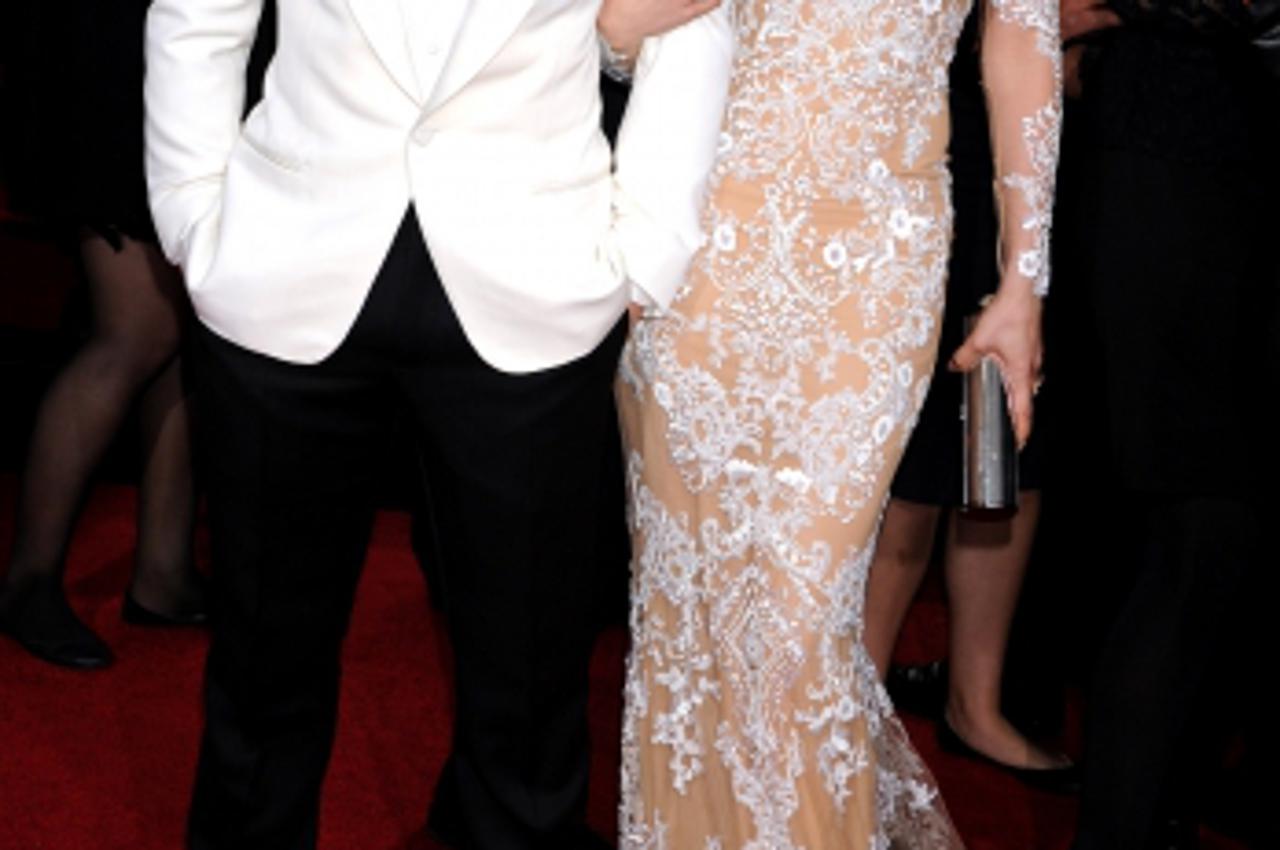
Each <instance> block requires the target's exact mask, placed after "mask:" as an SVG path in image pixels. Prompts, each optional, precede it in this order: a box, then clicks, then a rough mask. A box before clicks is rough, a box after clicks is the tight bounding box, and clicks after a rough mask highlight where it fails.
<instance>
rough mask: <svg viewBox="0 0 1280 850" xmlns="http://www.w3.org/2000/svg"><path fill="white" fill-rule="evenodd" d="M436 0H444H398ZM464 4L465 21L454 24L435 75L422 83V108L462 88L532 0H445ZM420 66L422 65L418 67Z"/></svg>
mask: <svg viewBox="0 0 1280 850" xmlns="http://www.w3.org/2000/svg"><path fill="white" fill-rule="evenodd" d="M402 2H405V3H436V2H441V3H442V2H444V0H402ZM448 2H449V3H451V4H457V5H459V6H462V7H464V8H463V10H462V11H463V12H464V13H465V14H466V16H467V17H466V21H465V22H460V23H459V24H458V25H456V26H455V28H454V30H453V32H452V33H451V34H450V36H451V37H453V38H454V41H453V43H452V45H451V53H450V55H449V57H448V61H447V62H446V63H445V65H444V67H443V69H442V71H441V72H440V74H439V76H438V77H437V78H436V79H434V80H432V84H431V85H430V86H424V87H423V88H424V92H425V98H424V99H425V101H426V108H427V109H432V108H434V107H436V106H439V105H440V104H441V103H444V101H446V100H448V99H449V97H451V96H452V95H453V93H454V92H456V91H457V90H458V89H460V88H462V87H463V86H464V85H465V84H466V83H467V81H468V80H470V79H471V78H472V77H474V76H475V75H476V72H477V71H479V70H480V69H481V68H483V67H484V65H485V63H486V62H488V61H489V60H490V59H492V58H493V57H494V55H495V54H496V53H497V52H498V50H499V49H500V48H501V47H502V45H503V44H504V43H505V42H506V40H507V39H508V38H510V37H511V34H512V33H513V32H515V29H516V27H517V26H519V25H520V22H521V21H522V20H524V18H525V16H526V15H528V14H529V8H530V7H531V6H532V5H533V4H534V3H535V2H536V0H448ZM420 67H422V66H420Z"/></svg>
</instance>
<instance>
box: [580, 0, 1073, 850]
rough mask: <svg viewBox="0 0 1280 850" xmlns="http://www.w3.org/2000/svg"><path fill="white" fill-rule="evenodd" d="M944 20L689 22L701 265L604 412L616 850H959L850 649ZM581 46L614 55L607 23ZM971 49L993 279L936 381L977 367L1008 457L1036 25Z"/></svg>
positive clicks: (1047, 123)
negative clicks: (980, 81) (617, 624)
mask: <svg viewBox="0 0 1280 850" xmlns="http://www.w3.org/2000/svg"><path fill="white" fill-rule="evenodd" d="M619 2H623V0H619ZM968 8H969V0H737V2H736V3H734V4H732V6H731V4H730V3H729V2H728V0H726V2H725V3H724V4H723V5H722V6H721V7H720V8H719V9H716V10H715V11H713V12H712V13H711V14H712V15H723V16H726V18H727V21H726V25H731V26H732V27H733V31H734V33H735V38H736V43H737V44H736V50H735V52H734V57H733V66H732V71H731V76H730V86H729V98H728V107H727V111H726V114H725V117H724V119H723V124H722V127H721V134H720V141H719V147H718V153H717V157H716V163H715V166H714V169H713V173H712V176H711V181H710V191H709V200H708V203H707V206H706V208H705V210H704V214H703V226H704V231H705V234H706V237H707V239H706V242H705V244H704V245H703V247H702V248H701V249H700V250H699V252H698V253H697V255H696V256H695V258H694V261H693V264H692V268H691V270H690V272H689V273H688V275H687V277H686V278H685V279H684V280H683V282H682V283H681V284H680V285H679V286H678V288H677V289H676V292H675V293H674V296H673V298H672V300H671V301H670V303H658V304H656V305H650V306H649V308H648V309H647V310H646V311H645V312H644V315H643V316H642V317H640V318H639V319H638V321H636V323H635V326H634V329H633V334H632V338H631V341H630V343H629V344H628V346H627V349H626V352H625V354H624V357H623V363H622V367H621V373H620V379H619V388H618V396H619V406H620V413H621V417H622V422H623V429H624V435H625V438H626V450H627V459H628V478H629V488H630V496H631V522H632V529H633V535H634V565H633V581H632V593H633V598H632V605H633V608H632V615H631V629H632V638H633V646H632V652H631V658H630V661H629V666H628V674H627V683H626V715H625V719H624V729H623V777H622V807H621V820H622V823H621V832H622V846H623V847H624V848H625V850H738V848H742V850H792V848H794V850H800V848H805V850H825V849H826V848H837V847H838V848H858V849H859V850H860V849H861V848H867V849H868V850H881V848H890V847H919V848H945V847H958V846H959V845H960V840H959V838H958V836H957V835H956V833H955V831H954V828H953V827H952V825H951V823H950V821H949V819H948V817H947V814H946V811H945V808H944V806H943V804H942V802H941V800H940V799H939V796H938V791H937V788H936V786H935V785H934V783H933V780H932V778H931V777H930V775H929V773H928V770H927V769H926V767H925V766H924V764H923V763H922V762H921V760H920V759H919V757H918V756H917V755H916V754H915V753H914V751H913V749H912V747H911V744H910V742H909V740H908V738H907V735H906V733H905V731H904V729H903V728H902V726H901V725H900V723H899V722H898V720H897V719H896V718H895V716H894V714H893V710H892V707H891V705H890V704H889V701H888V698H887V697H886V695H885V693H884V691H883V689H882V687H881V686H880V684H879V683H878V682H879V680H878V677H877V674H876V671H875V668H874V666H873V665H872V663H871V661H870V659H869V658H868V656H867V653H866V651H865V650H864V648H863V646H862V642H861V632H862V623H863V611H862V606H863V597H864V588H865V583H866V575H867V568H868V565H869V564H870V561H871V556H872V551H873V548H874V545H875V538H876V531H877V526H878V524H879V519H880V515H881V511H882V508H883V506H884V502H885V498H886V491H887V488H888V485H889V482H890V480H891V479H892V478H893V473H894V470H895V468H896V466H897V463H898V459H899V456H900V455H901V452H902V449H903V447H904V444H905V443H906V440H907V437H908V434H909V432H910V430H911V427H912V423H913V420H914V418H915V415H916V412H917V411H918V409H919V407H920V404H921V402H922V400H923V398H924V396H925V393H926V391H927V389H928V377H929V375H930V373H931V370H932V367H933V362H934V358H935V356H936V355H937V351H936V349H937V342H936V341H937V335H938V326H939V317H940V315H941V311H942V295H943V283H944V280H943V278H944V274H945V272H946V268H947V253H948V245H949V241H950V233H951V211H950V207H949V177H948V173H947V165H946V149H947V141H948V116H947V90H946V86H947V68H948V65H949V63H950V61H951V57H952V53H953V50H954V46H955V42H956V39H957V37H958V35H959V33H960V29H961V25H962V23H963V21H964V18H965V15H966V14H967V12H968ZM730 21H731V23H728V22H730ZM602 32H603V34H604V36H605V38H606V39H607V40H609V41H613V39H612V37H611V35H610V33H609V31H608V29H607V28H606V27H605V26H604V18H602ZM983 38H984V44H983V67H984V76H985V85H986V88H987V92H988V99H989V104H990V111H991V115H992V137H993V142H994V149H995V151H996V161H997V162H996V166H997V174H998V180H997V186H996V188H997V192H998V196H999V202H1000V208H1001V213H1002V243H1003V244H1002V249H1001V250H1002V264H1003V265H1002V268H1003V269H1004V271H1003V278H1002V283H1001V287H1000V291H999V293H998V295H997V297H996V299H995V301H994V302H993V303H992V305H991V306H990V307H989V308H988V309H987V311H986V314H985V315H984V317H983V319H982V321H981V323H980V324H979V326H978V327H977V329H976V330H975V332H974V335H973V336H972V337H970V339H969V340H968V341H967V342H966V343H965V345H964V346H963V347H962V349H961V350H960V351H959V352H956V354H955V357H954V359H955V361H956V364H955V365H956V367H957V368H971V367H972V366H973V365H975V364H976V363H977V361H978V359H979V358H980V357H981V356H983V355H991V356H994V357H996V358H997V359H998V360H999V362H1000V363H1001V366H1002V368H1003V370H1004V374H1005V378H1006V383H1007V384H1008V386H1009V388H1010V390H1011V397H1012V399H1013V403H1012V407H1013V408H1014V413H1015V420H1016V427H1017V430H1018V432H1019V436H1020V438H1022V439H1025V437H1026V434H1027V433H1028V431H1029V428H1030V411H1031V395H1032V383H1033V380H1034V375H1035V373H1036V372H1037V371H1038V367H1039V363H1038V361H1039V321H1040V306H1039V296H1041V295H1043V294H1044V293H1045V291H1046V288H1047V285H1048V277H1047V268H1046V260H1047V245H1048V225H1049V216H1050V207H1051V200H1052V194H1053V175H1054V170H1055V165H1056V161H1057V140H1058V131H1059V118H1060V88H1061V84H1060V70H1059V69H1060V48H1059V43H1058V22H1057V0H993V1H992V2H991V4H990V6H989V8H988V9H987V10H986V11H985V19H984V33H983ZM614 46H615V52H616V53H622V54H625V53H626V52H627V50H626V45H622V46H621V49H619V47H618V45H616V44H615V45H614ZM643 67H644V62H643V56H642V61H641V73H643Z"/></svg>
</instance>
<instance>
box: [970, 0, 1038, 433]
mask: <svg viewBox="0 0 1280 850" xmlns="http://www.w3.org/2000/svg"><path fill="white" fill-rule="evenodd" d="M986 2H987V6H986V9H985V12H984V18H983V30H982V76H983V84H984V86H985V88H986V92H987V104H988V109H987V112H988V115H989V116H990V123H991V142H992V144H991V147H992V150H993V151H994V155H995V172H996V185H995V192H996V207H997V209H998V210H999V213H1000V246H999V252H1000V270H1001V271H1000V274H1001V281H1000V288H999V291H998V292H997V293H996V297H995V298H994V299H993V300H992V302H991V303H990V304H989V305H988V306H987V308H986V309H985V310H984V311H983V314H982V317H981V318H980V319H979V321H978V324H977V327H976V328H975V329H974V331H973V333H972V334H971V335H970V336H969V339H968V340H966V341H965V344H964V345H963V346H961V348H960V350H959V351H957V352H956V354H955V356H954V357H953V358H952V367H953V368H955V369H958V370H961V371H967V370H968V369H972V368H973V367H975V366H977V365H978V363H979V362H980V361H981V359H982V358H983V357H987V356H989V357H993V358H994V359H995V360H996V361H997V362H998V363H999V364H1000V369H1001V372H1002V374H1003V375H1004V380H1005V385H1006V388H1007V391H1008V397H1009V408H1010V413H1011V415H1012V418H1013V424H1014V430H1015V432H1016V433H1017V436H1018V442H1019V444H1022V443H1025V442H1026V440H1027V438H1028V437H1029V436H1030V434H1031V413H1032V401H1031V400H1032V396H1033V395H1034V394H1035V389H1036V385H1037V382H1038V381H1039V376H1040V366H1041V358H1042V345H1041V335H1040V319H1041V305H1040V298H1041V297H1042V296H1044V295H1046V294H1047V293H1048V291H1049V228H1050V224H1051V222H1052V217H1053V194H1054V178H1055V176H1056V173H1057V169H1058V140H1059V137H1060V135H1061V128H1062V44H1061V35H1060V33H1059V23H1058V0H986Z"/></svg>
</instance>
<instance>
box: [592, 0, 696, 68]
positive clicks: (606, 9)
mask: <svg viewBox="0 0 1280 850" xmlns="http://www.w3.org/2000/svg"><path fill="white" fill-rule="evenodd" d="M719 5H720V0H605V2H604V4H603V5H602V6H601V7H600V14H599V15H598V16H597V17H596V28H597V30H598V31H599V33H600V46H601V49H602V54H603V57H604V69H605V73H607V74H609V76H611V77H613V78H615V79H626V78H629V77H630V76H631V74H632V72H633V71H634V70H635V64H636V59H637V57H639V55H640V47H641V46H642V45H643V44H644V40H645V39H646V38H648V37H649V36H654V35H661V34H662V33H664V32H667V31H669V30H673V29H675V28H676V27H678V26H681V25H683V24H687V23H689V21H692V20H693V19H694V18H697V17H701V16H702V15H705V14H706V13H707V12H710V11H711V10H712V9H714V8H716V7H717V6H719Z"/></svg>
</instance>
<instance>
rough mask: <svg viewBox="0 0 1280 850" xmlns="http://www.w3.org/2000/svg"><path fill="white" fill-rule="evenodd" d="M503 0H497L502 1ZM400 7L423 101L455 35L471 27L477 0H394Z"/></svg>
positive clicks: (427, 98) (444, 65)
mask: <svg viewBox="0 0 1280 850" xmlns="http://www.w3.org/2000/svg"><path fill="white" fill-rule="evenodd" d="M502 1H503V0H499V2H502ZM397 2H399V4H400V7H401V8H402V9H403V10H404V19H405V26H406V28H407V33H406V44H407V45H408V46H407V50H408V51H409V56H410V59H411V62H412V65H413V70H414V73H415V75H416V77H417V80H418V90H419V91H421V92H422V100H423V102H424V103H426V102H428V101H430V100H431V93H432V91H434V90H435V87H436V85H437V84H438V83H439V82H440V79H441V76H442V74H443V72H444V70H445V69H446V68H447V67H448V65H449V62H450V61H451V59H450V57H451V56H452V53H453V48H454V44H455V42H456V41H457V40H458V34H459V33H460V32H461V31H463V30H464V29H468V28H470V27H471V25H472V24H471V19H470V15H471V14H472V9H473V7H475V6H477V5H483V3H481V2H479V0H397Z"/></svg>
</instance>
